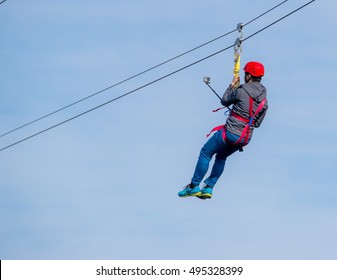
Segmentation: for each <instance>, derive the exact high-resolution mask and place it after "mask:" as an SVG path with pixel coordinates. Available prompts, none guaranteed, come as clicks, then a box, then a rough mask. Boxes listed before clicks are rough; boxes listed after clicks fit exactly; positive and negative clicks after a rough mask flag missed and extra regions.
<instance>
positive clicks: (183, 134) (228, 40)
mask: <svg viewBox="0 0 337 280" xmlns="http://www.w3.org/2000/svg"><path fill="white" fill-rule="evenodd" d="M279 2H281V1H274V0H273V1H265V0H263V1H262V0H260V1H259V0H257V1H250V0H240V1H229V0H228V1H226V0H222V1H220V0H215V1H208V2H207V1H206V2H205V1H199V0H193V1H192V0H185V1H181V0H179V1H178V0H171V1H158V0H156V1H155V0H143V1H131V0H125V1H114V0H109V1H108V0H97V1H87V0H81V1H75V0H73V1H65V0H59V1H42V0H40V1H39V0H32V1H23V0H17V1H14V0H8V1H6V2H4V3H3V4H1V5H0V37H1V44H0V61H1V67H0V92H1V102H0V123H1V126H0V132H1V133H4V132H7V131H9V130H11V129H13V128H15V127H17V126H20V125H22V124H24V123H27V122H29V121H31V120H34V119H36V118H38V117H40V116H43V115H45V114H47V113H50V112H52V111H54V110H56V109H59V108H60V107H63V106H65V105H68V104H70V103H72V102H74V101H77V100H79V99H81V98H83V97H85V96H88V95H90V94H93V93H95V92H97V91H99V90H101V89H104V88H106V87H108V86H111V85H113V84H114V83H116V82H119V81H121V80H124V79H125V78H128V77H130V76H132V75H134V74H137V73H139V72H141V71H143V70H145V69H148V68H149V67H152V66H154V65H156V64H158V63H160V62H163V61H165V60H167V59H170V58H172V57H174V56H176V55H177V54H180V53H182V52H184V51H187V50H189V49H191V48H193V47H195V46H198V45H200V44H202V43H204V42H206V41H208V40H211V39H213V38H215V37H217V36H219V35H222V34H224V33H226V32H227V31H230V30H233V29H235V28H236V26H237V24H238V23H239V22H243V23H245V22H248V21H249V20H251V19H253V18H254V17H256V16H258V15H260V14H261V13H263V12H265V11H266V10H268V9H269V8H271V7H273V6H274V5H276V4H278V3H279ZM306 2H307V1H291V0H289V1H288V2H286V3H285V4H284V5H282V6H281V7H279V8H278V9H277V10H275V11H273V12H271V13H270V14H268V15H266V16H264V17H263V18H261V19H259V20H258V21H256V22H254V23H252V24H250V25H248V26H247V27H246V28H245V29H244V33H245V36H249V35H250V34H252V33H253V32H255V31H257V30H259V29H260V28H262V27H264V26H266V25H267V24H269V23H271V22H272V21H274V20H276V19H278V18H280V17H281V16H283V15H285V14H287V13H289V12H291V11H292V10H294V9H296V8H297V7H299V6H301V5H302V4H304V3H306ZM336 19H337V3H336V1H333V0H326V1H323V0H317V1H315V2H314V3H313V4H311V5H310V6H308V7H306V8H304V9H302V10H301V11H300V12H299V13H296V14H294V15H292V16H290V17H288V18H286V19H285V20H283V21H281V22H279V23H278V24H276V25H274V26H272V27H271V28H269V29H267V30H265V31H264V32H263V33H260V34H258V35H257V36H255V37H253V38H251V39H249V40H247V41H245V42H244V44H243V54H242V64H244V63H246V62H248V61H250V60H257V61H261V62H262V63H264V64H265V68H266V75H265V77H264V79H263V84H264V85H265V86H266V87H267V89H268V99H269V111H268V114H267V116H266V118H265V120H264V123H263V124H262V126H261V127H260V128H259V129H257V130H255V134H254V139H253V140H252V141H251V143H250V145H249V146H247V147H246V148H245V151H244V152H243V153H236V154H234V155H233V156H231V157H230V158H229V159H228V161H227V164H226V168H225V172H224V174H223V176H222V177H221V179H220V180H219V182H218V184H217V185H216V187H215V189H214V192H213V198H212V199H211V200H207V201H202V200H199V199H196V198H185V199H181V198H179V197H178V196H177V192H178V191H179V190H181V189H182V188H183V187H184V186H185V185H186V184H187V183H189V181H190V179H191V176H192V173H193V171H194V167H195V163H196V160H197V158H198V154H199V151H200V148H201V147H202V145H203V144H204V143H205V141H206V138H205V135H206V134H207V133H208V132H209V131H210V129H211V128H213V127H214V126H216V125H219V124H223V123H224V121H225V116H224V115H223V112H218V113H212V109H214V108H217V107H219V105H220V104H219V100H218V99H217V97H216V96H215V95H214V94H213V93H212V92H211V91H210V90H209V89H208V88H207V87H206V86H205V84H204V83H203V81H202V78H203V77H204V76H205V75H208V76H210V77H211V84H212V86H213V87H214V88H215V89H216V90H217V91H218V92H219V93H222V92H223V91H224V90H225V89H226V88H227V86H228V84H229V83H230V81H231V79H232V68H233V50H232V49H230V50H228V51H225V52H223V53H221V54H219V55H217V56H214V57H212V58H210V59H208V60H206V61H204V62H202V63H199V64H197V65H195V66H193V67H191V68H188V69H186V70H184V71H182V72H179V73H178V74H175V75H173V76H171V77H168V78H166V79H164V80H162V81H160V82H158V83H155V84H153V85H151V86H149V87H146V88H144V89H142V90H140V91H137V92H135V93H134V94H132V95H129V96H127V97H125V98H122V99H120V100H118V101H116V102H113V103H111V104H109V105H107V106H104V107H103V108H100V109H98V110H95V111H93V112H91V113H89V114H87V115H85V116H82V117H80V118H78V119H76V120H74V121H72V122H69V123H67V124H65V125H62V126H60V127H57V128H55V129H53V130H50V131H48V132H46V133H44V134H41V135H39V136H37V137H35V138H33V139H30V140H28V141H25V142H23V143H21V144H19V145H16V146H14V147H11V148H9V149H6V150H4V151H2V152H0V170H1V176H0V259H123V260H129V259H164V260H165V259H173V260H175V259H201V260H202V259H205V260H206V259H337V188H336V185H337V183H336V181H337V172H336V166H337V157H336V156H337V145H336V143H337V124H336V119H337V110H336V103H337V94H336V92H335V89H334V87H333V83H334V78H335V72H336V65H337V59H336V58H337V56H336V54H335V51H336V47H337V46H336V43H337V39H336V38H335V36H334V30H335V29H336V27H337V21H336ZM236 36H237V34H236V33H233V34H231V35H229V36H227V37H225V38H223V39H221V40H218V41H216V42H214V43H213V44H211V45H208V46H206V47H204V48H202V49H199V50H197V51H195V52H192V53H190V54H188V55H186V56H184V57H183V58H181V59H179V60H175V61H173V62H171V63H169V64H167V65H165V66H163V67H161V68H157V69H155V70H153V71H151V72H149V73H146V74H145V75H142V76H140V77H137V78H136V79H133V80H132V81H129V82H127V83H124V84H122V85H119V86H117V87H114V88H113V89H111V90H109V91H106V92H104V93H102V94H100V95H98V96H95V97H94V98H90V99H88V100H86V101H85V102H81V103H80V104H78V105H76V106H73V107H71V108H69V109H67V110H64V111H62V112H60V113H58V114H55V115H53V116H51V117H50V118H48V119H45V120H43V121H40V122H38V123H35V124H34V125H31V126H28V127H26V128H24V129H21V130H19V131H17V132H15V133H12V134H10V135H7V136H4V137H1V138H0V148H2V147H5V146H7V145H9V144H11V143H13V142H16V141H18V140H20V139H22V138H25V137H27V136H29V135H32V134H34V133H36V132H38V131H41V130H42V129H45V128H47V127H50V126H52V125H54V124H56V123H58V122H61V121H63V120H65V119H67V118H69V117H72V116H74V115H76V114H79V113H81V112H83V111H85V110H88V109H90V108H92V107H95V106H97V105H99V104H102V103H104V102H106V101H108V100H111V99H113V98H115V97H117V96H119V95H121V94H124V93H126V92H128V91H130V90H133V89H135V88H137V87H139V86H142V85H144V84H146V83H148V82H151V81H153V80H155V79H157V78H159V77H161V76H163V75H166V74H168V73H171V72H172V71H175V70H177V69H179V68H181V67H183V66H185V65H188V64H190V63H192V62H194V61H197V60H199V59H200V58H203V57H205V56H207V55H210V54H212V53H214V52H216V51H218V50H220V49H223V48H225V47H228V46H230V45H232V44H233V43H234V41H235V39H236ZM241 74H242V72H241Z"/></svg>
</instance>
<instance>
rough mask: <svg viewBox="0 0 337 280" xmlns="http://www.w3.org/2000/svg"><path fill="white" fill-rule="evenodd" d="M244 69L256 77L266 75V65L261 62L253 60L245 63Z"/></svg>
mask: <svg viewBox="0 0 337 280" xmlns="http://www.w3.org/2000/svg"><path fill="white" fill-rule="evenodd" d="M243 71H245V72H247V73H249V74H250V75H252V76H254V77H261V76H263V75H264V66H263V64H262V63H260V62H255V61H251V62H248V63H247V64H246V65H245V67H244V68H243Z"/></svg>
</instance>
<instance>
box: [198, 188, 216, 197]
mask: <svg viewBox="0 0 337 280" xmlns="http://www.w3.org/2000/svg"><path fill="white" fill-rule="evenodd" d="M212 191H213V188H212V187H211V186H209V185H205V186H204V187H203V188H202V190H201V194H199V195H197V198H200V199H210V198H212Z"/></svg>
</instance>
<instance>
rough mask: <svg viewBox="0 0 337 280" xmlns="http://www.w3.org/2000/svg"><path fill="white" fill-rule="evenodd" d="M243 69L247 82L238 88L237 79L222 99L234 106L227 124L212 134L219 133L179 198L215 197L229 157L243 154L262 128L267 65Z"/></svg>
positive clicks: (202, 153)
mask: <svg viewBox="0 0 337 280" xmlns="http://www.w3.org/2000/svg"><path fill="white" fill-rule="evenodd" d="M243 70H244V72H245V78H244V80H245V83H244V84H242V85H240V86H237V85H238V84H240V77H239V75H237V76H234V78H233V80H232V83H231V84H230V85H229V87H228V88H227V90H226V91H225V93H224V95H223V97H222V98H221V104H222V105H224V106H226V107H228V106H230V105H233V106H232V109H231V110H230V113H229V116H228V118H227V120H226V124H225V125H221V126H218V127H215V128H213V130H212V131H211V133H212V132H215V133H214V134H213V136H212V137H211V138H210V139H209V140H208V141H207V142H206V144H205V145H204V146H203V147H202V149H201V151H200V155H199V159H198V161H197V164H196V167H195V171H194V174H193V177H192V179H191V182H190V183H189V184H188V185H186V186H185V187H184V189H183V190H182V191H180V192H179V193H178V196H179V197H189V196H195V197H198V198H200V199H207V198H208V199H209V198H211V197H212V191H213V188H214V186H215V184H216V183H217V181H218V179H219V178H220V176H221V174H222V173H223V171H224V167H225V163H226V159H227V157H229V156H230V155H232V154H233V153H235V152H237V151H239V150H240V151H242V148H243V146H246V145H247V144H248V143H249V142H250V140H251V138H252V135H253V130H254V128H257V127H259V126H260V125H261V123H262V121H263V119H264V117H265V115H266V112H267V109H268V102H267V99H266V96H267V90H266V88H265V87H264V86H263V85H262V84H261V79H262V77H263V76H264V66H263V64H261V63H260V62H255V61H251V62H248V63H247V64H246V65H245V67H244V68H243ZM211 133H210V134H211ZM208 136H209V135H208ZM214 155H216V156H215V161H214V165H213V167H212V170H211V174H210V175H209V177H208V178H207V179H206V180H205V181H204V186H203V188H200V184H201V181H202V180H203V178H204V177H205V175H206V173H207V171H208V168H209V164H210V161H211V159H212V157H213V156H214Z"/></svg>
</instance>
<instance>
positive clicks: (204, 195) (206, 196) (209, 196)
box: [197, 194, 212, 199]
mask: <svg viewBox="0 0 337 280" xmlns="http://www.w3.org/2000/svg"><path fill="white" fill-rule="evenodd" d="M197 198H200V199H211V198H212V195H211V194H201V195H197Z"/></svg>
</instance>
